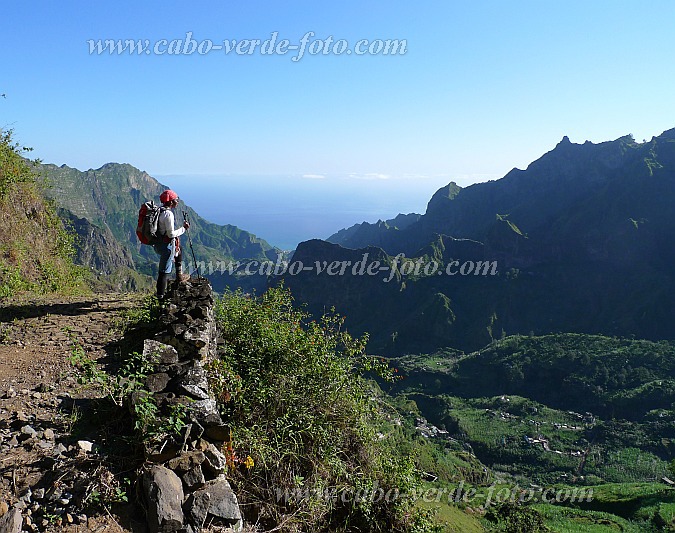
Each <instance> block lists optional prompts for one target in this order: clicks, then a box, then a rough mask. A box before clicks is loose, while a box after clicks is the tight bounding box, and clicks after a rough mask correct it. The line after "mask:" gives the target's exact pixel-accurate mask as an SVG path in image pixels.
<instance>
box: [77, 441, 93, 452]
mask: <svg viewBox="0 0 675 533" xmlns="http://www.w3.org/2000/svg"><path fill="white" fill-rule="evenodd" d="M77 447H78V448H79V449H80V450H82V451H83V452H91V451H92V450H93V449H94V443H93V442H89V441H88V440H78V441H77Z"/></svg>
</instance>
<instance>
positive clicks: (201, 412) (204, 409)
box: [188, 399, 223, 427]
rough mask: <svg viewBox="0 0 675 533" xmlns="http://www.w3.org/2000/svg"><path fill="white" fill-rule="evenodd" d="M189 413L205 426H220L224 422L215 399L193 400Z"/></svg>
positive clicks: (193, 418)
mask: <svg viewBox="0 0 675 533" xmlns="http://www.w3.org/2000/svg"><path fill="white" fill-rule="evenodd" d="M188 413H189V416H190V418H191V419H192V420H194V421H195V422H199V423H200V424H201V425H202V426H205V427H206V426H218V425H221V424H222V423H223V420H222V419H221V418H220V413H219V412H218V405H217V404H216V402H215V400H211V399H209V400H197V401H196V402H192V403H191V404H190V406H189V410H188Z"/></svg>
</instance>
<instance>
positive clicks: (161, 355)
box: [143, 339, 178, 365]
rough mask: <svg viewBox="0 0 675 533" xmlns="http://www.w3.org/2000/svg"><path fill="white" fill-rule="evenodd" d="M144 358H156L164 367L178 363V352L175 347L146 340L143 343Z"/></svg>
mask: <svg viewBox="0 0 675 533" xmlns="http://www.w3.org/2000/svg"><path fill="white" fill-rule="evenodd" d="M143 356H144V357H146V358H148V359H150V358H156V359H157V362H158V363H161V364H163V365H170V364H173V363H177V362H178V352H177V351H176V349H175V348H174V347H173V346H170V345H168V344H164V343H162V342H158V341H155V340H152V339H146V340H145V342H144V343H143Z"/></svg>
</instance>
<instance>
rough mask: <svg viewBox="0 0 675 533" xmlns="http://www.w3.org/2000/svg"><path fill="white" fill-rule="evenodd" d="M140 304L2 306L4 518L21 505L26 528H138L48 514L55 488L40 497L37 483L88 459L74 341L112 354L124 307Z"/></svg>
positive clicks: (101, 298) (113, 300)
mask: <svg viewBox="0 0 675 533" xmlns="http://www.w3.org/2000/svg"><path fill="white" fill-rule="evenodd" d="M139 302H140V299H139V296H137V295H124V294H97V295H91V296H86V297H71V298H67V299H66V298H54V297H51V298H41V299H35V300H23V301H13V302H5V303H3V304H1V305H0V515H1V514H3V512H5V511H6V509H7V507H10V508H11V507H13V506H19V507H20V508H21V509H22V514H23V516H24V531H49V532H51V531H64V532H76V531H78V532H83V531H96V532H100V533H103V532H108V531H110V532H112V531H115V532H119V531H122V532H127V531H131V529H130V528H123V527H121V526H120V525H119V524H118V522H117V520H115V519H114V518H113V517H112V516H110V515H106V514H102V516H91V517H87V516H86V515H83V514H80V515H79V516H77V515H76V516H72V515H70V514H67V513H65V512H64V513H63V514H62V515H61V516H56V514H55V513H53V512H52V511H51V510H50V512H49V514H48V513H47V512H46V508H47V506H49V505H56V504H55V503H54V502H53V501H49V497H48V496H49V488H48V490H47V495H43V494H41V493H40V492H38V494H37V497H36V494H35V492H32V491H31V488H32V489H33V491H35V490H36V487H37V486H38V485H40V484H42V485H44V484H45V483H46V481H45V479H47V477H46V476H49V475H53V472H54V471H55V470H57V469H59V468H60V469H62V470H63V472H64V473H65V472H67V471H68V469H71V470H73V471H74V470H75V469H76V468H77V467H78V466H79V465H80V464H82V463H83V462H84V461H85V460H88V457H86V453H84V452H81V451H79V450H77V444H76V440H75V439H74V438H73V436H72V435H70V430H71V429H72V424H73V416H74V415H73V413H72V406H74V405H75V402H76V401H77V399H78V398H81V397H83V396H85V395H86V391H83V389H82V387H80V386H79V385H78V383H77V380H76V377H75V375H74V371H73V367H72V366H71V364H70V362H69V357H70V355H71V354H72V346H73V343H74V342H76V343H77V344H79V345H80V346H82V348H83V349H84V350H85V353H86V354H87V356H88V357H89V358H91V359H94V360H97V359H100V358H102V357H104V356H106V355H110V354H109V353H107V351H110V349H111V346H113V345H114V344H113V343H114V341H115V340H116V339H115V334H114V332H113V328H112V326H113V325H114V323H115V321H118V320H119V317H120V313H119V312H120V311H123V310H125V309H130V308H133V307H136V306H138V305H139ZM79 438H82V437H79ZM83 456H84V457H83ZM40 490H42V489H37V491H40ZM31 493H32V494H31ZM52 500H55V501H57V500H63V501H66V500H67V498H64V497H61V498H52ZM41 509H42V510H41ZM46 517H47V518H48V519H46ZM134 529H135V528H134Z"/></svg>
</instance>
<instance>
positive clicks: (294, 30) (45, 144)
mask: <svg viewBox="0 0 675 533" xmlns="http://www.w3.org/2000/svg"><path fill="white" fill-rule="evenodd" d="M673 24H675V2H672V1H670V0H662V1H658V0H656V1H650V2H635V1H634V0H632V1H630V2H629V1H621V0H611V1H600V0H594V1H589V0H584V1H566V2H560V1H556V2H553V1H542V0H536V1H529V2H519V1H512V2H505V1H503V0H499V1H477V2H467V1H463V2H458V1H447V0H446V1H426V2H424V1H422V2H411V1H409V0H407V1H397V0H389V1H386V2H376V1H372V2H365V1H364V0H360V1H355V0H340V1H339V2H338V1H333V2H328V1H318V0H315V1H313V2H308V1H298V0H288V1H285V2H263V1H241V0H239V1H236V2H235V1H224V0H219V1H197V2H185V1H182V2H171V1H166V0H163V1H161V2H159V1H143V2H139V1H134V2H105V3H104V2H92V1H91V0H88V1H86V2H84V1H64V2H48V1H44V2H36V1H26V0H22V1H20V2H18V1H17V2H6V3H4V4H3V11H2V46H1V48H0V72H1V73H2V74H1V75H0V93H4V94H5V95H6V98H0V126H2V127H11V128H14V130H15V132H16V137H17V139H18V140H19V141H21V142H22V143H24V144H27V145H30V146H33V147H34V148H35V152H34V154H35V155H36V156H38V157H41V158H42V159H43V160H44V161H45V162H50V163H57V164H62V163H66V164H68V165H70V166H74V167H77V168H79V169H82V170H85V169H88V168H98V167H100V166H101V165H103V164H104V163H106V162H110V161H116V162H128V163H131V164H133V165H134V166H137V167H139V168H141V169H143V170H146V171H148V172H149V173H150V174H152V175H163V174H200V173H201V174H226V173H235V174H270V175H275V174H279V175H282V174H284V175H287V174H293V175H297V176H303V175H304V176H308V179H321V178H320V177H321V176H327V175H328V176H330V175H339V176H349V175H353V176H355V177H367V178H368V177H369V178H374V179H383V178H387V177H399V178H400V177H406V178H410V179H413V178H414V177H416V176H417V177H419V176H426V177H428V178H429V177H432V178H433V177H436V178H438V177H439V176H440V177H441V179H440V181H441V182H442V181H445V182H447V181H449V180H450V179H452V178H459V181H460V182H461V183H463V184H466V183H468V182H470V181H483V180H485V179H486V178H489V177H501V176H503V175H504V174H505V173H506V172H508V171H509V170H510V169H511V168H513V167H520V168H524V167H526V166H527V164H528V163H530V162H531V161H532V160H534V159H536V158H538V157H539V156H541V155H542V154H543V153H544V152H546V151H548V150H550V149H552V148H553V147H554V146H555V144H556V143H557V142H558V141H559V140H560V139H561V138H562V137H563V135H568V136H569V137H570V139H571V140H572V141H573V142H584V141H585V140H587V139H588V140H591V141H593V142H599V141H603V140H609V139H614V138H617V137H620V136H622V135H625V134H627V133H633V134H634V135H635V137H636V139H637V140H638V141H641V140H642V138H647V139H649V138H651V137H652V136H653V135H658V134H659V133H661V132H662V131H663V130H666V129H669V128H672V127H674V126H675V96H674V94H675V93H674V89H675V68H673V50H674V49H675V46H674V45H675V32H674V31H673ZM188 32H191V33H192V39H194V41H195V42H196V43H197V44H200V45H201V46H202V48H201V50H202V51H205V50H206V47H207V44H208V43H207V41H206V40H210V41H211V42H212V44H214V45H222V42H223V40H224V39H228V40H230V41H231V40H232V39H234V40H236V41H237V42H239V41H241V40H242V39H248V40H251V41H253V40H256V39H258V40H260V41H261V42H262V41H265V40H268V39H271V38H272V36H273V35H276V40H277V43H278V42H279V41H282V40H284V39H287V40H288V43H287V44H288V46H289V47H292V46H294V45H300V43H301V40H302V38H303V36H305V35H306V34H307V35H309V34H308V32H314V35H313V36H310V37H308V38H306V39H307V41H306V49H305V54H304V56H303V57H302V58H300V59H299V60H297V61H294V60H293V58H294V57H298V55H299V50H292V49H290V48H289V49H288V50H287V51H286V52H287V53H286V54H282V53H278V54H263V53H261V50H260V47H258V48H255V47H254V46H253V45H252V44H251V43H249V45H247V46H244V48H243V49H242V51H244V52H251V51H252V52H253V53H252V54H250V53H245V54H243V55H237V53H236V52H231V53H230V54H225V52H224V51H223V50H220V51H218V50H215V49H212V50H211V51H210V52H209V53H206V54H200V53H199V51H198V50H197V51H194V52H193V53H192V54H188V53H182V54H173V53H170V51H169V46H170V42H171V41H172V40H174V39H181V40H185V39H186V34H188ZM275 32H276V33H275ZM329 37H330V38H332V43H331V44H330V45H325V44H323V43H314V41H316V40H321V41H325V40H326V39H328V38H329ZM98 39H115V40H116V39H122V40H125V39H133V40H141V41H142V42H143V43H145V42H146V41H147V42H148V43H149V46H150V47H151V48H152V49H151V50H149V51H150V52H151V53H149V54H146V53H141V54H131V53H129V52H126V53H124V54H110V53H109V52H105V53H103V54H101V55H97V54H96V53H93V54H90V44H89V42H88V41H93V42H95V41H97V40H98ZM387 39H398V40H401V41H402V40H405V47H406V48H405V51H406V53H405V54H395V55H383V54H382V53H380V54H377V55H372V54H368V53H366V54H357V53H356V52H355V50H356V48H355V47H356V45H357V43H358V42H359V41H361V40H367V41H368V43H367V44H366V45H364V44H362V45H361V48H360V49H359V51H363V50H364V49H365V50H367V47H368V46H369V45H370V44H373V46H374V50H376V49H377V47H378V46H379V41H378V40H382V41H384V40H387ZM313 43H314V44H313ZM335 43H337V44H338V45H339V46H337V48H336V47H335V46H336V45H335ZM319 45H322V46H325V47H327V49H328V50H329V52H331V53H329V54H328V55H325V54H323V53H319V54H317V55H312V54H311V53H310V50H314V51H317V50H318V46H319ZM174 46H176V45H175V44H174ZM261 46H262V43H261ZM311 46H314V48H310V47H311ZM342 46H344V47H345V50H346V49H347V48H349V49H350V50H352V51H353V52H354V53H351V54H348V53H347V52H346V51H345V52H343V53H342V54H341V55H338V54H337V53H333V52H336V51H340V47H342ZM283 48H284V47H283V46H282V47H281V48H280V49H279V51H283ZM173 50H174V51H175V50H176V48H174V49H173ZM155 51H157V52H158V53H154V52H155ZM183 51H184V52H186V51H188V50H187V49H183ZM446 177H447V178H448V179H445V178H446Z"/></svg>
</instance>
